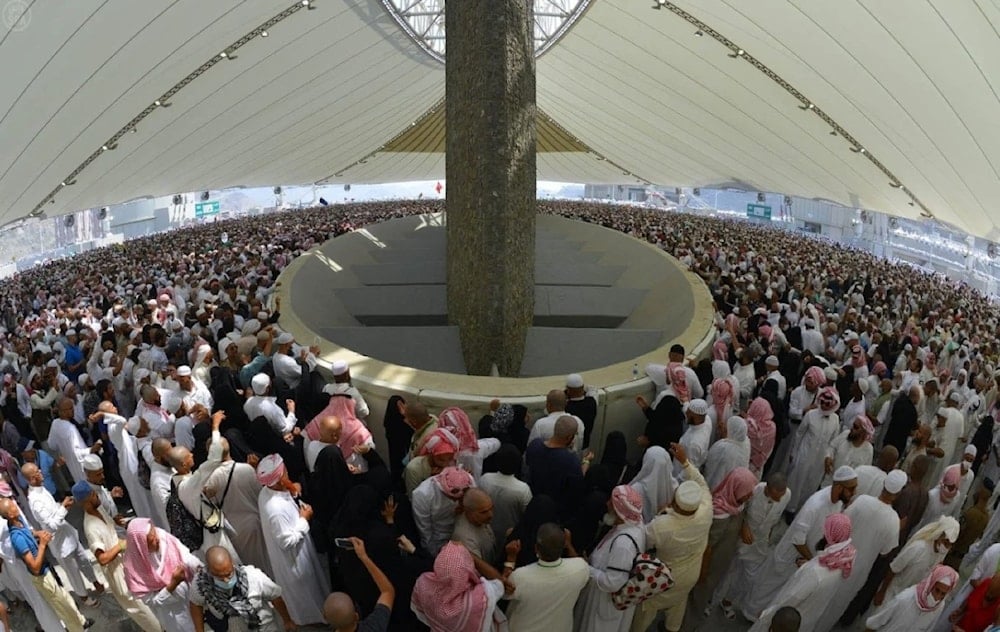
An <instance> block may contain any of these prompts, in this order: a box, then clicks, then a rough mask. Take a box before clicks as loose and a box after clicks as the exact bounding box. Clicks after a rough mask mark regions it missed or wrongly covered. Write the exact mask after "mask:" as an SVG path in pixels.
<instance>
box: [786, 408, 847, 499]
mask: <svg viewBox="0 0 1000 632" xmlns="http://www.w3.org/2000/svg"><path fill="white" fill-rule="evenodd" d="M838 432H840V419H839V418H838V417H837V414H836V413H824V412H822V411H821V410H819V409H818V408H814V409H812V410H810V411H809V412H808V413H806V414H805V416H804V417H803V418H802V423H801V424H799V430H798V432H797V433H796V435H795V448H794V449H795V451H794V452H793V453H792V469H791V474H790V475H789V476H788V489H790V490H792V499H791V501H789V503H788V510H789V511H795V510H796V509H798V508H799V507H800V506H802V503H803V502H804V501H805V499H806V498H809V495H810V494H812V493H813V492H814V491H816V488H818V487H819V485H820V482H821V481H822V480H823V474H824V471H825V470H824V467H823V464H824V462H825V460H826V457H828V456H832V455H833V450H832V448H831V447H830V444H831V442H832V441H833V438H834V437H836V436H837V433H838Z"/></svg>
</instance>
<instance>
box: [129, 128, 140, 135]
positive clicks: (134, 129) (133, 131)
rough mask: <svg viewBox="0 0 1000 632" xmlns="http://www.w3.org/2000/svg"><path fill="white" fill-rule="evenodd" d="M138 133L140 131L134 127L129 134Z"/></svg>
mask: <svg viewBox="0 0 1000 632" xmlns="http://www.w3.org/2000/svg"><path fill="white" fill-rule="evenodd" d="M137 131H139V130H137V129H136V128H134V127H133V128H132V129H130V130H129V134H135V133H136V132H137Z"/></svg>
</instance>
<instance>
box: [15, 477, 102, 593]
mask: <svg viewBox="0 0 1000 632" xmlns="http://www.w3.org/2000/svg"><path fill="white" fill-rule="evenodd" d="M28 505H29V506H30V508H31V514H32V515H33V516H34V517H35V520H36V521H37V522H38V526H39V528H41V529H43V530H45V531H48V532H50V533H51V534H52V542H51V543H50V545H49V548H48V550H49V551H51V552H52V556H53V557H55V558H56V560H58V561H59V565H60V566H62V567H63V570H64V571H66V576H67V577H68V578H69V583H70V585H71V586H72V587H73V592H75V593H76V594H77V595H79V596H81V597H86V596H87V585H86V584H85V583H84V576H86V578H87V579H89V580H90V581H91V582H94V583H96V582H97V581H98V580H97V575H96V574H95V573H94V565H93V560H92V559H91V558H90V557H89V556H88V555H87V552H86V550H85V549H84V548H83V545H82V544H81V543H80V534H79V533H77V530H76V529H74V528H73V525H71V524H70V523H69V522H68V521H67V520H66V514H67V513H69V512H68V511H67V510H66V508H65V507H63V506H62V503H58V502H56V499H55V498H53V497H52V494H50V493H49V490H47V489H45V488H44V487H42V486H41V485H39V486H38V487H29V488H28Z"/></svg>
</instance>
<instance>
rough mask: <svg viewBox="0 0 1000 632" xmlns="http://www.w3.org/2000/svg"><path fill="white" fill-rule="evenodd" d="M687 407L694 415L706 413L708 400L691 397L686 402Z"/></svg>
mask: <svg viewBox="0 0 1000 632" xmlns="http://www.w3.org/2000/svg"><path fill="white" fill-rule="evenodd" d="M687 409H688V410H689V411H691V413H692V414H695V415H707V414H708V402H706V401H705V400H703V399H692V400H691V402H690V403H688V408H687Z"/></svg>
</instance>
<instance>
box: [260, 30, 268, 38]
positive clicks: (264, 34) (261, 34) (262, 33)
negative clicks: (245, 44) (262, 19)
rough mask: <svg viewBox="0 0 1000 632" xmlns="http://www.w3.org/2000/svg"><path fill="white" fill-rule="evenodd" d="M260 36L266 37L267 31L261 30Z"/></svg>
mask: <svg viewBox="0 0 1000 632" xmlns="http://www.w3.org/2000/svg"><path fill="white" fill-rule="evenodd" d="M260 36H261V37H267V36H268V32H267V31H261V32H260Z"/></svg>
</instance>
